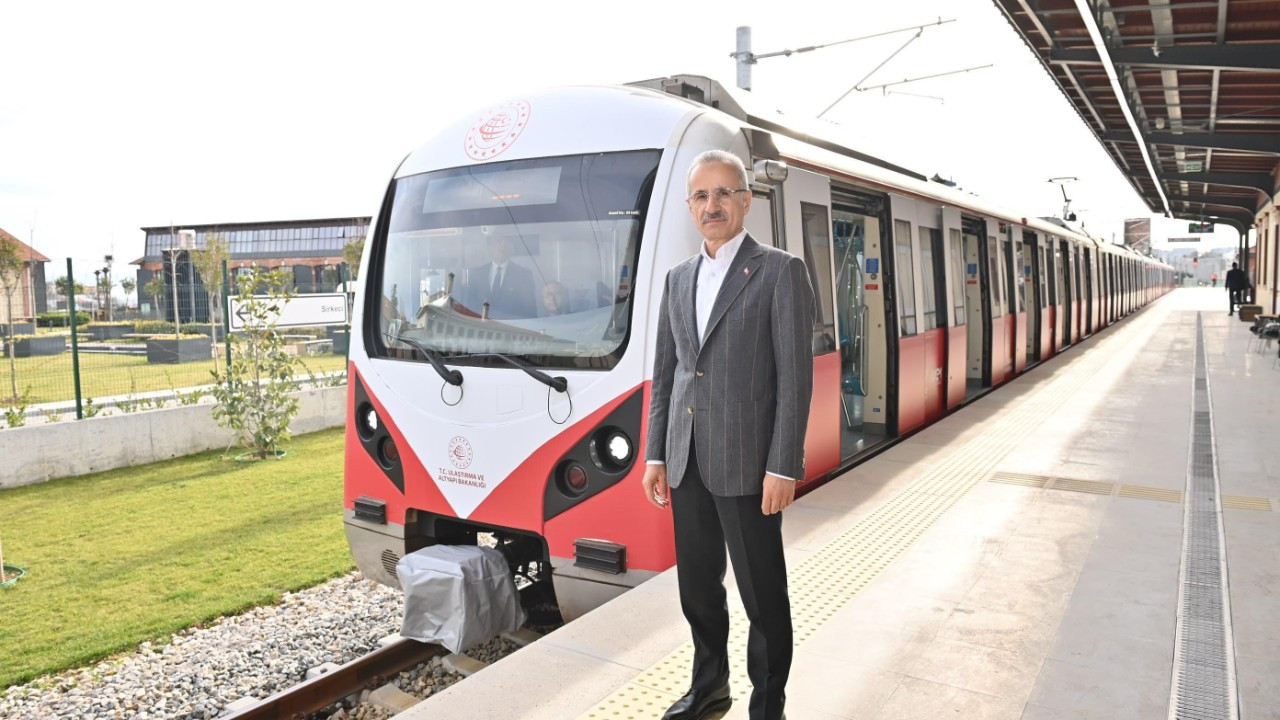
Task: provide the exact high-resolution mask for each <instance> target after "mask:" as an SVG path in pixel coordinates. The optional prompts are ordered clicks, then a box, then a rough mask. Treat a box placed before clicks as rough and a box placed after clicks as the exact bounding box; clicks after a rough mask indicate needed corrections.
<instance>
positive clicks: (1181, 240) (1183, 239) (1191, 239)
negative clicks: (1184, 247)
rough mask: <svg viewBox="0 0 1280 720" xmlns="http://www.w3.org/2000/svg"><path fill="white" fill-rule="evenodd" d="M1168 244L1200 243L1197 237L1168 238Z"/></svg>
mask: <svg viewBox="0 0 1280 720" xmlns="http://www.w3.org/2000/svg"><path fill="white" fill-rule="evenodd" d="M1169 242H1200V238H1198V237H1180V238H1169Z"/></svg>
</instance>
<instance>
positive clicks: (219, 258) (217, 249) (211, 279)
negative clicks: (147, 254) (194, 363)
mask: <svg viewBox="0 0 1280 720" xmlns="http://www.w3.org/2000/svg"><path fill="white" fill-rule="evenodd" d="M230 258H231V252H230V251H229V250H228V249H227V241H226V240H224V239H223V237H222V236H221V235H209V236H208V237H207V238H206V239H205V241H204V247H203V248H201V249H199V250H193V251H192V252H191V262H192V264H194V265H195V266H196V272H198V273H200V277H201V279H203V280H204V291H205V292H206V293H208V295H209V343H210V344H209V357H216V356H217V354H218V333H217V331H216V330H214V329H213V320H214V308H216V307H221V299H222V264H223V263H225V262H226V261H227V260H229V259H230Z"/></svg>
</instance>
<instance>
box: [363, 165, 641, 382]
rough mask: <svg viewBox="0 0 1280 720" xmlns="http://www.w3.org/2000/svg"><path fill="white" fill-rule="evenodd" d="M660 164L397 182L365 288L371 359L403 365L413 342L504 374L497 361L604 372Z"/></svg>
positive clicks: (495, 171)
mask: <svg viewBox="0 0 1280 720" xmlns="http://www.w3.org/2000/svg"><path fill="white" fill-rule="evenodd" d="M659 157H660V153H659V152H658V151H656V150H645V151H634V152H620V153H603V154H594V155H580V156H568V157H557V158H542V159H537V160H516V161H512V162H506V163H493V164H488V165H479V166H473V167H464V168H454V169H449V170H439V171H435V172H428V173H423V174H421V175H414V176H410V177H406V178H401V179H400V180H397V181H396V183H395V189H394V195H393V200H392V206H391V210H390V215H389V223H388V226H387V231H386V237H385V241H384V243H385V245H384V248H383V249H382V252H381V254H380V258H381V261H380V263H381V267H380V268H379V271H380V272H379V277H378V278H376V279H374V282H375V284H376V286H377V287H379V288H380V295H381V297H380V299H379V301H380V309H379V310H378V314H379V318H380V324H379V327H380V329H381V337H380V338H379V339H378V341H377V342H376V343H375V347H376V351H377V354H378V355H380V356H382V357H401V358H409V357H411V356H412V355H413V354H414V351H413V350H412V349H411V348H412V345H413V344H415V343H416V344H418V345H421V346H423V347H425V348H428V349H431V350H435V351H438V352H439V353H440V354H441V355H442V356H443V357H444V358H446V359H447V360H448V361H449V362H451V363H457V364H503V362H502V361H501V359H500V358H498V357H497V356H496V355H495V354H502V355H506V356H514V357H521V358H523V359H525V360H527V361H529V362H532V363H535V364H537V365H540V366H543V367H564V368H609V367H613V366H614V365H615V364H616V363H617V361H618V359H619V358H620V357H621V356H622V353H623V351H624V350H625V349H626V342H627V338H628V337H629V333H628V328H629V326H630V317H631V305H632V302H631V300H632V289H633V285H634V283H633V280H634V276H635V266H636V254H637V251H638V249H639V242H640V234H641V230H642V228H643V223H644V218H645V211H646V209H647V207H648V203H649V196H650V195H651V194H652V191H653V182H654V176H655V175H656V171H657V167H658V160H659ZM377 257H379V255H375V258H377ZM410 341H411V342H410Z"/></svg>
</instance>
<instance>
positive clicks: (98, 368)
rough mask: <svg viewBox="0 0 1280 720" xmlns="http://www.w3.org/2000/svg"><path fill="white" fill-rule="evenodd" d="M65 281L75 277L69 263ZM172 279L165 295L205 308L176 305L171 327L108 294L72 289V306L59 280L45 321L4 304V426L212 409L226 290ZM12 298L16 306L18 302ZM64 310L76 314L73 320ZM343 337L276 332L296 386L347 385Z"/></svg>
mask: <svg viewBox="0 0 1280 720" xmlns="http://www.w3.org/2000/svg"><path fill="white" fill-rule="evenodd" d="M223 270H224V273H226V274H225V275H224V277H227V278H229V279H230V278H232V277H233V276H234V272H227V268H226V264H225V263H224V267H223ZM340 273H341V274H340V275H339V281H338V282H339V283H345V282H346V280H347V276H346V272H345V266H343V267H342V269H341V271H340ZM65 277H69V278H74V277H75V268H74V267H73V264H72V261H71V260H70V259H68V260H67V266H66V276H65ZM176 277H177V280H178V281H179V282H178V284H177V285H176V286H175V285H166V288H167V293H166V294H168V295H169V296H170V297H173V296H175V295H176V296H177V297H178V298H180V299H181V298H188V299H192V298H197V297H198V296H197V293H196V291H197V290H198V291H199V294H200V296H202V297H199V300H200V301H202V303H203V305H201V304H200V303H193V304H190V305H187V304H184V303H183V302H181V301H180V302H178V303H177V304H176V307H177V314H176V318H175V316H174V313H172V312H166V308H165V307H163V306H162V307H149V308H148V309H147V311H146V312H141V311H138V310H132V311H131V310H129V309H128V307H127V305H125V306H121V305H119V304H117V303H114V302H112V301H110V300H105V298H109V297H110V295H111V293H110V292H109V291H108V290H107V289H106V288H105V287H103V288H100V289H99V288H91V287H77V288H76V289H75V290H76V292H75V293H73V295H74V301H71V300H70V298H67V297H66V295H67V293H66V292H65V288H63V287H62V286H64V285H65V284H66V283H64V282H62V281H61V279H60V280H59V281H58V282H57V283H56V284H57V285H58V286H59V287H60V289H61V290H62V292H60V293H59V294H58V295H59V297H58V300H61V302H59V301H57V300H55V301H54V304H55V305H58V306H64V309H58V308H57V307H50V308H49V311H48V312H43V313H39V312H37V313H34V314H35V321H34V322H33V321H31V319H30V316H31V315H32V314H33V313H31V312H30V310H31V309H32V307H34V306H33V305H32V304H31V303H30V301H28V302H27V303H23V302H20V301H15V302H14V303H13V309H12V311H11V313H5V312H2V311H3V310H5V309H7V308H9V306H8V305H7V304H6V303H5V300H4V298H2V297H0V341H2V344H3V352H0V412H3V417H0V427H4V426H5V425H6V424H7V425H8V426H10V427H12V426H16V425H21V424H26V423H34V422H56V421H59V420H71V419H83V418H87V417H94V416H98V415H103V414H106V415H110V414H114V413H123V412H135V411H138V410H145V409H150V408H153V407H163V406H166V405H168V406H173V405H189V404H193V403H197V402H201V401H202V400H204V401H208V400H210V399H211V398H210V396H209V393H208V389H209V386H210V385H211V384H212V383H213V382H214V372H215V371H225V370H226V363H227V353H228V350H229V347H230V344H229V343H227V342H225V340H226V335H227V327H228V324H227V323H226V320H225V318H224V317H223V316H224V315H225V307H226V298H225V292H226V286H225V285H224V286H223V287H222V292H221V293H219V294H218V295H216V296H212V297H210V296H209V294H208V293H207V292H206V291H205V286H204V284H203V283H199V284H198V287H197V286H196V285H195V284H189V283H184V282H182V281H183V279H184V278H183V275H182V273H181V272H179V273H178V274H177V275H176ZM189 277H190V275H188V278H189ZM173 278H174V276H172V275H170V276H168V277H166V280H172V279H173ZM54 284H55V283H53V282H51V283H50V285H54ZM100 284H101V283H100ZM336 287H343V286H342V285H338V284H337V283H332V282H325V283H304V284H300V285H298V284H295V290H296V291H297V292H299V293H304V292H320V291H329V292H332V291H333V290H334V289H335V288H336ZM33 289H34V288H32V287H31V286H30V285H29V284H28V283H23V284H22V287H21V288H19V289H18V292H21V293H26V295H25V297H28V298H30V297H32V296H34V293H33V292H32V291H33ZM18 292H15V297H23V296H22V295H19V294H18ZM136 293H137V288H136V287H135V288H134V297H139V296H138V295H137V294H136ZM117 294H119V293H117ZM65 305H75V306H76V307H77V308H78V310H77V312H75V313H72V312H70V311H69V310H67V309H65ZM140 305H141V304H140ZM171 306H172V303H171ZM36 309H38V308H36ZM170 309H171V308H170ZM201 310H203V312H201ZM210 310H212V313H210ZM23 311H26V312H23ZM10 314H12V315H13V317H14V318H15V319H17V322H15V324H14V328H13V330H14V332H13V337H12V338H10V337H8V330H9V326H8V323H7V322H6V321H7V320H8V318H9V315H10ZM210 320H212V322H210ZM346 330H347V328H346V327H344V326H329V327H312V328H287V329H281V330H280V332H281V334H282V335H283V336H284V337H285V339H286V341H287V342H288V343H289V345H288V347H289V348H290V349H291V351H292V352H295V353H296V354H297V355H298V356H299V361H300V366H301V368H302V369H301V370H300V371H299V372H298V373H297V374H295V376H294V381H295V382H297V383H298V384H299V385H300V386H305V385H338V384H343V383H345V382H346V345H347V343H346V338H347V332H346Z"/></svg>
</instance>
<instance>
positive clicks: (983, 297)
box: [961, 218, 992, 398]
mask: <svg viewBox="0 0 1280 720" xmlns="http://www.w3.org/2000/svg"><path fill="white" fill-rule="evenodd" d="M961 222H962V225H961V228H962V232H963V235H962V238H963V241H964V268H965V269H964V278H965V279H964V283H965V285H964V287H965V290H964V294H965V325H966V327H967V331H966V333H965V348H966V352H965V398H972V397H974V396H975V395H977V394H978V393H980V392H982V391H983V390H984V389H985V388H989V387H991V327H992V322H991V300H990V298H991V294H990V293H989V292H988V290H987V284H988V277H989V276H988V274H987V273H986V272H984V271H983V268H985V267H986V266H987V264H986V245H985V241H984V239H983V235H984V232H985V226H984V224H983V222H982V221H981V220H976V219H973V218H962V221H961Z"/></svg>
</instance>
